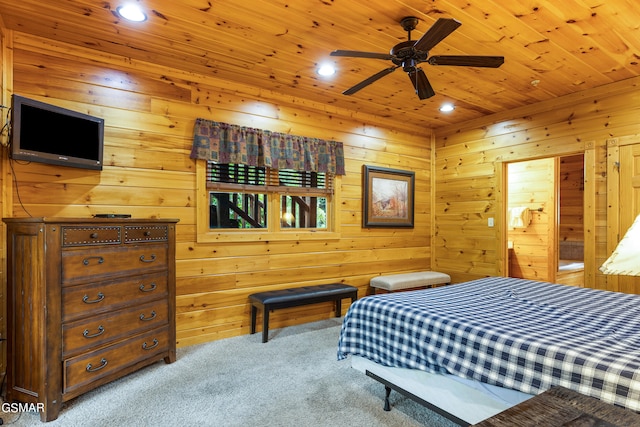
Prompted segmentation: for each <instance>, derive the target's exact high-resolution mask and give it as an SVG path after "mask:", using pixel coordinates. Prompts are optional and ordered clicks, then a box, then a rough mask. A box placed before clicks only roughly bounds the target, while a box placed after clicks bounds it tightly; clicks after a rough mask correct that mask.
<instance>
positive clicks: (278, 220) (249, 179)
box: [198, 161, 335, 240]
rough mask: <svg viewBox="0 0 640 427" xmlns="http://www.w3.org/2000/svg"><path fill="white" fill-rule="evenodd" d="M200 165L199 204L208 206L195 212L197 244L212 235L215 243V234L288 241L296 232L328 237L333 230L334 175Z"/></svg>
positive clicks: (298, 235) (206, 163)
mask: <svg viewBox="0 0 640 427" xmlns="http://www.w3.org/2000/svg"><path fill="white" fill-rule="evenodd" d="M199 163H200V162H199ZM202 163H203V164H204V165H205V166H203V169H205V170H204V173H203V174H202V175H203V180H204V181H205V186H204V192H205V194H204V197H202V198H201V199H200V200H203V201H204V200H206V202H207V208H206V209H205V211H206V212H204V213H203V212H202V210H201V209H199V210H198V214H199V220H198V221H199V224H198V235H199V240H203V239H202V238H203V235H209V236H211V235H212V234H215V235H216V239H219V236H220V234H219V233H223V234H225V235H226V236H227V237H229V238H230V239H234V237H230V236H233V234H234V233H235V235H236V237H238V235H239V234H242V235H243V236H244V238H243V239H241V240H244V239H249V238H251V236H253V237H254V238H256V237H257V235H258V234H260V233H268V238H274V237H277V235H278V234H279V235H280V238H286V237H284V236H286V235H287V233H289V235H291V234H292V233H294V232H295V234H296V237H298V238H299V237H300V233H302V234H312V233H313V234H322V236H323V237H324V238H327V237H330V236H329V235H330V234H331V232H332V231H333V230H335V224H333V221H332V218H334V215H333V211H332V209H333V198H334V185H333V184H334V181H335V177H334V176H333V175H332V174H328V173H320V172H304V171H293V170H276V169H271V168H267V167H257V166H246V165H239V164H217V163H213V162H209V161H206V162H202ZM199 179H200V178H199ZM205 216H206V221H204V219H205ZM201 222H203V223H205V224H206V227H204V226H203V224H201ZM240 232H242V233H240ZM289 238H292V237H289ZM204 240H209V239H206V238H205V239H204Z"/></svg>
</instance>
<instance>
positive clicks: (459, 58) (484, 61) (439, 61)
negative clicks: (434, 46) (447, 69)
mask: <svg viewBox="0 0 640 427" xmlns="http://www.w3.org/2000/svg"><path fill="white" fill-rule="evenodd" d="M427 62H428V63H429V64H431V65H461V66H466V67H489V68H498V67H499V66H501V65H502V64H504V56H471V55H435V56H432V57H430V58H429V59H428V60H427Z"/></svg>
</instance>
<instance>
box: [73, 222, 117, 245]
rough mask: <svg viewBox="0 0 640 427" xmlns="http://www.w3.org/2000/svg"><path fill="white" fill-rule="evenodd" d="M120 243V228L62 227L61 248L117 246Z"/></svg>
mask: <svg viewBox="0 0 640 427" xmlns="http://www.w3.org/2000/svg"><path fill="white" fill-rule="evenodd" d="M120 243H122V227H120V226H106V225H105V226H95V227H93V226H92V227H77V226H66V227H62V246H63V247H69V246H93V245H119V244H120Z"/></svg>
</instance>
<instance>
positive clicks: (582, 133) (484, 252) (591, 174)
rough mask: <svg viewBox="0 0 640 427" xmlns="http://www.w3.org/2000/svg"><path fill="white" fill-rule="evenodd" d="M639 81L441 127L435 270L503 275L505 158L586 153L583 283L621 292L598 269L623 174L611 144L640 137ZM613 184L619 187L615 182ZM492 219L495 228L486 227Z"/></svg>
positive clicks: (458, 275)
mask: <svg viewBox="0 0 640 427" xmlns="http://www.w3.org/2000/svg"><path fill="white" fill-rule="evenodd" d="M639 85H640V79H638V78H632V79H628V80H625V81H621V82H617V83H612V84H609V85H606V86H602V87H600V88H597V89H595V90H592V91H589V92H583V93H577V94H574V95H570V96H566V97H563V98H557V99H554V100H552V101H547V102H542V103H538V104H535V105H531V106H528V107H524V108H520V109H515V110H511V111H508V112H505V113H501V114H496V115H493V116H491V117H486V118H484V119H481V120H473V121H470V122H467V123H464V124H462V125H457V126H449V127H445V128H440V129H437V130H436V131H435V134H436V143H435V156H436V160H435V167H434V171H433V173H434V176H435V187H434V189H435V194H434V197H435V199H436V204H435V206H434V209H433V216H434V233H435V234H434V239H433V246H432V256H433V260H434V269H442V270H443V271H446V272H447V273H449V274H450V275H451V276H452V279H453V280H454V281H457V282H459V281H463V280H469V279H474V278H478V277H483V276H487V275H502V274H503V273H504V269H505V258H506V253H507V251H506V244H505V241H506V233H505V230H504V228H503V227H501V226H500V224H503V221H504V217H505V205H504V197H503V194H504V169H505V167H504V165H505V163H506V162H513V161H519V160H525V159H534V158H542V157H549V156H564V155H571V154H576V153H584V154H585V193H584V197H585V209H584V224H585V233H584V234H585V285H586V286H587V287H593V288H599V289H610V290H616V285H614V283H615V279H608V278H607V277H606V276H604V275H602V274H601V273H600V272H599V271H598V267H599V266H600V265H601V264H602V262H604V260H605V259H606V258H607V256H608V253H607V248H606V244H607V188H608V186H607V184H608V180H609V179H611V180H617V176H611V177H608V175H607V148H608V147H607V144H608V141H612V140H613V141H616V140H617V139H618V138H620V140H628V139H630V138H635V140H638V134H640V122H639V121H638V117H640V103H639V102H638V98H639V96H640V87H639ZM541 89H542V88H538V89H534V90H541ZM609 184H613V181H611V182H609ZM612 188H618V187H617V182H616V183H615V185H612ZM614 211H615V208H614ZM490 217H493V218H496V224H497V225H498V226H497V227H494V228H490V227H488V226H487V220H488V218H490ZM636 291H637V292H640V289H637V290H636Z"/></svg>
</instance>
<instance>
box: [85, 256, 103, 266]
mask: <svg viewBox="0 0 640 427" xmlns="http://www.w3.org/2000/svg"><path fill="white" fill-rule="evenodd" d="M92 259H97V260H98V264H102V263H103V262H104V258H102V257H101V256H90V257H88V258H85V259H83V260H82V263H83V264H84V265H89V263H90V262H91V260H92Z"/></svg>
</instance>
